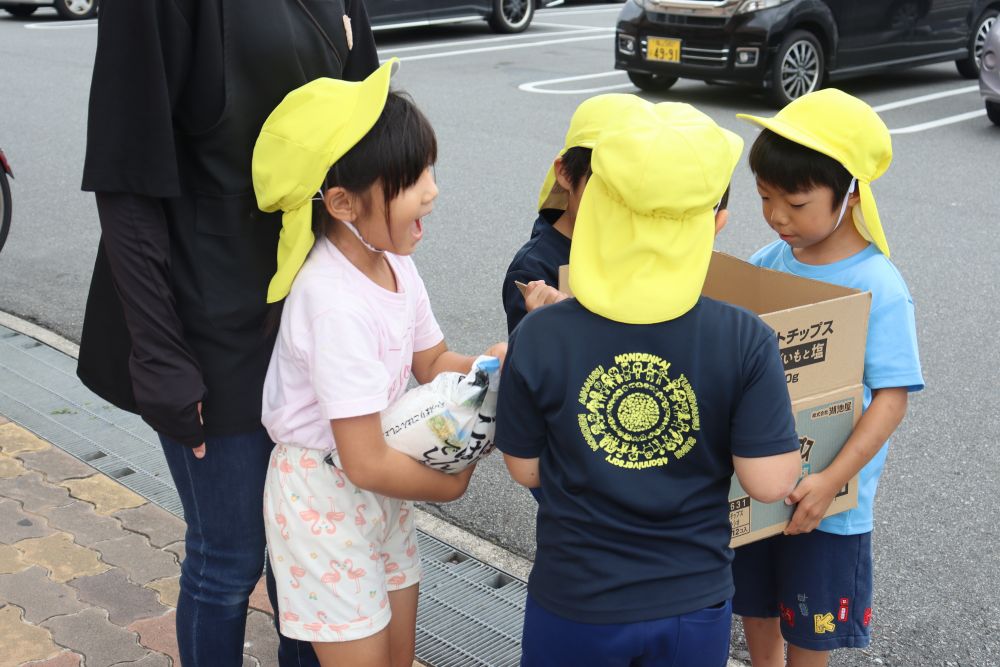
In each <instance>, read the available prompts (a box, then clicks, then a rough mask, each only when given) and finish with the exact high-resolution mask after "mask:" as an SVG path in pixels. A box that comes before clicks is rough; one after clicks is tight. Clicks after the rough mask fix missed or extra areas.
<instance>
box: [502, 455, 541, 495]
mask: <svg viewBox="0 0 1000 667" xmlns="http://www.w3.org/2000/svg"><path fill="white" fill-rule="evenodd" d="M503 461H504V463H506V464H507V470H508V472H510V477H511V479H513V480H514V481H515V482H517V483H518V484H520V485H521V486H523V487H525V488H528V489H537V488H538V487H540V486H541V485H542V481H541V479H539V477H538V459H537V458H534V459H522V458H518V457H516V456H511V455H510V454H504V455H503Z"/></svg>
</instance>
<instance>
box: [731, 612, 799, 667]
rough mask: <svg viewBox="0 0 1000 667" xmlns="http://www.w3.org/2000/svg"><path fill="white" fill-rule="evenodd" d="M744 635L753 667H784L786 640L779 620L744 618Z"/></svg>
mask: <svg viewBox="0 0 1000 667" xmlns="http://www.w3.org/2000/svg"><path fill="white" fill-rule="evenodd" d="M743 633H744V634H745V635H746V638H747V648H748V649H749V650H750V663H751V664H752V665H753V667H784V665H785V640H784V638H782V636H781V626H780V625H779V624H778V619H777V618H757V617H754V616H744V617H743ZM789 664H791V662H789Z"/></svg>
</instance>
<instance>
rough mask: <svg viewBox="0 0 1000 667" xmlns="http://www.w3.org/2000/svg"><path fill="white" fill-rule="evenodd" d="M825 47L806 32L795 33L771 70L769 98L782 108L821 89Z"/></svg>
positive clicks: (791, 35) (780, 51)
mask: <svg viewBox="0 0 1000 667" xmlns="http://www.w3.org/2000/svg"><path fill="white" fill-rule="evenodd" d="M824 67H825V59H824V57H823V47H822V46H821V45H820V43H819V40H818V39H816V37H815V36H814V35H813V34H812V33H809V32H806V31H805V30H794V31H792V33H791V34H789V35H788V37H786V38H785V39H784V41H782V42H781V46H779V47H778V53H777V55H776V56H775V59H774V62H773V63H772V64H771V71H770V72H769V73H768V77H769V79H770V84H771V85H770V87H769V88H768V89H767V96H768V98H769V99H770V101H771V103H772V104H774V105H775V106H776V107H778V108H781V107H783V106H785V105H786V104H788V103H789V102H791V101H792V100H794V99H797V98H799V97H802V96H803V95H805V94H806V93H811V92H812V91H814V90H816V89H817V88H820V87H821V86H822V84H823V76H824V74H825V69H824Z"/></svg>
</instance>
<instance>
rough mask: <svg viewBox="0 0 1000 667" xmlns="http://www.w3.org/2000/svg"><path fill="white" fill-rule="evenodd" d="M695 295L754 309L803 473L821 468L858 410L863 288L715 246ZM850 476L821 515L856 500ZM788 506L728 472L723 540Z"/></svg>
mask: <svg viewBox="0 0 1000 667" xmlns="http://www.w3.org/2000/svg"><path fill="white" fill-rule="evenodd" d="M568 278H569V274H568V267H565V266H564V267H561V268H560V272H559V288H560V290H562V291H563V292H565V293H567V294H570V293H571V292H570V290H569V280H568ZM702 294H704V295H705V296H708V297H711V298H713V299H718V300H719V301H726V302H728V303H732V304H734V305H737V306H742V307H743V308H746V309H747V310H749V311H751V312H753V313H756V314H757V315H758V316H760V318H761V319H762V320H763V321H764V322H765V323H766V324H767V325H768V326H770V327H771V328H772V329H774V331H775V332H776V333H777V335H778V347H779V349H780V351H781V356H782V361H783V362H784V366H785V381H786V384H787V387H788V393H789V395H790V396H791V399H792V410H793V412H794V413H795V426H796V430H797V432H798V434H799V441H800V443H801V444H802V447H801V449H800V453H801V454H802V459H803V461H802V472H803V475H806V474H810V473H814V472H819V471H821V470H823V469H824V468H826V466H827V465H829V464H830V462H831V461H833V459H834V458H835V457H836V455H837V453H839V452H840V449H841V447H843V445H844V442H846V440H847V437H848V436H849V435H850V433H851V431H852V430H853V429H854V425H855V424H857V421H858V419H860V417H861V410H862V405H861V403H862V399H863V394H862V387H861V378H862V375H863V372H864V362H865V340H866V338H867V336H868V312H869V309H870V307H871V294H870V293H869V292H861V291H859V290H855V289H850V288H847V287H840V286H838V285H831V284H829V283H824V282H820V281H817V280H810V279H808V278H801V277H799V276H793V275H791V274H788V273H782V272H779V271H771V270H769V269H762V268H760V267H756V266H754V265H752V264H749V263H747V262H744V261H742V260H739V259H737V258H735V257H733V256H731V255H727V254H725V253H721V252H715V253H713V254H712V262H711V265H710V266H709V269H708V276H707V278H706V280H705V287H704V289H703V290H702ZM857 481H858V480H857V477H855V478H854V479H852V480H851V481H850V482H848V484H847V486H846V487H845V488H844V489H843V490H842V492H841V494H840V495H838V496H837V498H836V500H835V501H834V502H833V504H832V505H831V506H830V509H829V510H828V511H827V513H826V516H829V515H831V514H837V513H839V512H843V511H845V510H848V509H851V508H854V507H857V504H858V500H857V498H858V488H857ZM793 509H794V508H792V507H788V506H786V505H785V504H784V502H777V503H769V504H768V503H760V502H758V501H756V500H753V499H751V498H750V497H749V496H747V495H746V492H744V491H743V489H742V487H741V486H740V484H739V481H738V480H737V479H736V477H735V476H733V481H732V486H731V488H730V492H729V516H730V522H731V524H732V527H733V532H732V541H731V543H730V544H731V545H732V546H734V547H735V546H739V545H742V544H748V543H750V542H755V541H757V540H760V539H763V538H765V537H769V536H771V535H776V534H778V533H780V532H782V531H783V530H784V529H785V526H787V525H788V521H789V519H791V516H792V511H793Z"/></svg>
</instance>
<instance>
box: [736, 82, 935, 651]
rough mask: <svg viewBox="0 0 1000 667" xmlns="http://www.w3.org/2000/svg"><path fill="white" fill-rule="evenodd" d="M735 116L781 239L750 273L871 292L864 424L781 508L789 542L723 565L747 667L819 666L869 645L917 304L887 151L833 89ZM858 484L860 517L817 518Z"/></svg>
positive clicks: (876, 128) (874, 122) (860, 113)
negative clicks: (898, 253) (893, 242)
mask: <svg viewBox="0 0 1000 667" xmlns="http://www.w3.org/2000/svg"><path fill="white" fill-rule="evenodd" d="M740 117H741V118H745V119H747V120H749V121H751V122H753V123H756V124H758V125H760V126H762V127H763V128H764V129H763V130H762V131H761V133H760V135H759V136H758V138H757V140H756V141H755V142H754V145H753V147H752V148H751V150H750V167H751V169H752V170H753V172H754V175H755V177H756V179H757V189H758V191H759V193H760V196H761V204H762V208H763V213H764V218H765V220H766V221H767V223H768V225H770V226H771V228H772V229H773V230H774V231H775V232H776V233H777V234H778V236H779V240H777V241H775V242H773V243H771V244H770V245H768V246H766V247H764V248H762V249H761V250H759V251H757V252H756V253H755V254H754V255H753V256H752V257H751V259H750V261H751V262H752V263H754V264H756V265H757V266H763V267H765V268H769V269H774V270H777V271H785V272H787V273H792V274H795V275H799V276H803V277H806V278H812V279H815V280H822V281H824V282H829V283H834V284H837V285H842V286H845V287H852V288H856V289H860V290H864V291H869V292H871V294H872V304H871V313H870V316H869V323H868V337H867V342H866V351H865V367H864V375H863V379H862V382H863V384H864V413H863V415H862V417H861V419H860V420H859V422H858V424H857V426H856V427H855V429H854V431H853V432H852V433H851V436H850V438H848V440H847V442H846V443H845V444H844V447H843V449H842V450H841V452H840V454H838V456H837V458H836V459H835V460H834V461H833V463H831V464H830V466H829V467H828V468H826V469H825V470H823V471H822V472H819V473H815V474H812V475H809V476H808V477H805V478H804V479H803V480H802V481H801V482H800V483H799V485H798V487H796V489H795V491H794V492H793V493H792V494H791V495H790V496H789V497H788V499H787V500H786V502H787V503H788V504H797V507H796V509H795V513H794V515H793V516H792V520H791V522H790V523H789V525H788V527H787V528H786V530H785V534H784V535H779V536H776V537H774V538H771V539H768V540H764V541H762V542H757V543H754V544H751V545H748V546H745V547H741V548H739V549H737V550H736V559H735V561H734V562H733V575H734V578H735V583H736V595H735V597H734V598H733V611H734V613H737V614H740V615H741V616H743V625H744V628H745V632H746V637H747V644H748V647H749V649H750V656H751V660H752V662H753V665H754V667H779V666H782V665H785V664H786V662H785V655H784V643H785V642H786V641H787V642H788V658H787V660H788V661H787V665H789V666H793V667H814V666H816V667H823V666H825V665H826V664H827V662H828V659H829V651H830V650H832V649H835V648H841V647H852V648H863V647H865V646H867V645H868V643H869V641H870V633H871V621H872V610H871V607H872V551H871V531H872V527H873V519H872V505H873V502H874V498H875V489H876V487H877V486H878V480H879V476H880V474H881V472H882V468H883V466H884V464H885V459H886V455H887V453H888V449H889V442H888V441H889V437H890V436H891V435H892V433H893V431H895V430H896V428H897V427H898V426H899V424H900V422H901V421H902V419H903V416H904V415H905V413H906V407H907V397H908V393H909V392H912V391H919V390H920V389H922V388H923V386H924V380H923V376H922V374H921V370H920V359H919V356H918V352H917V339H916V326H915V322H914V313H913V300H912V298H911V297H910V292H909V290H908V289H907V287H906V283H905V281H904V280H903V278H902V276H901V275H900V273H899V271H898V270H897V269H896V267H895V266H894V265H893V264H892V262H890V261H889V247H888V243H887V242H886V239H885V234H884V233H883V231H882V226H881V223H880V221H879V216H878V210H877V209H876V207H875V200H874V197H873V195H872V191H871V182H872V181H873V180H875V179H876V178H878V177H879V176H881V175H882V174H883V173H884V172H885V170H886V169H887V168H888V166H889V163H890V161H891V159H892V147H891V141H890V137H889V131H888V130H887V129H886V127H885V125H884V123H882V121H881V119H879V117H878V115H877V114H876V113H875V112H874V111H873V110H872V109H871V107H869V106H868V105H867V104H865V103H864V102H862V101H860V100H858V99H856V98H854V97H852V96H850V95H847V94H846V93H843V92H841V91H839V90H833V89H827V90H822V91H818V92H815V93H810V94H808V95H805V96H803V97H801V98H799V99H798V100H796V101H794V102H792V103H791V104H790V105H788V106H787V107H785V109H783V110H782V111H781V112H779V113H778V114H777V115H776V116H775V117H774V118H769V119H766V118H755V117H751V116H740ZM855 474H858V475H859V485H858V506H857V508H855V509H852V510H849V511H847V512H843V513H840V514H835V515H833V516H831V517H828V518H826V519H823V518H822V517H823V514H824V513H825V512H826V510H827V508H828V507H829V506H830V503H831V502H832V501H833V499H834V497H835V496H836V494H837V492H838V491H839V490H840V489H841V488H843V486H844V485H845V484H846V483H847V482H848V481H849V480H850V479H851V478H852V477H854V475H855ZM821 573H822V574H821Z"/></svg>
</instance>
